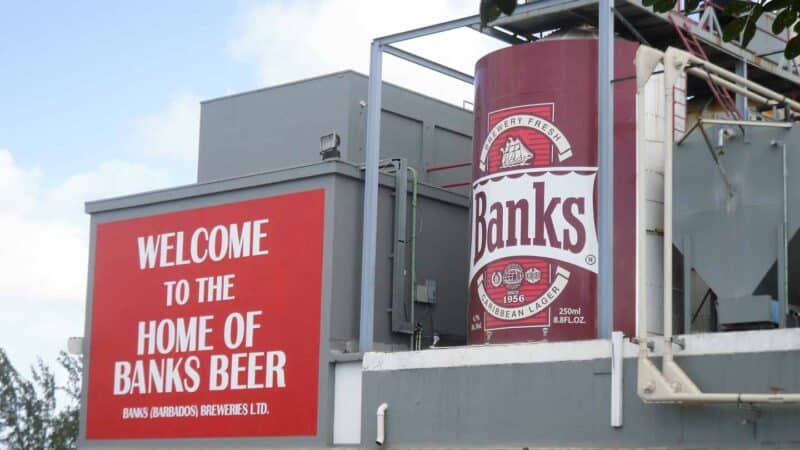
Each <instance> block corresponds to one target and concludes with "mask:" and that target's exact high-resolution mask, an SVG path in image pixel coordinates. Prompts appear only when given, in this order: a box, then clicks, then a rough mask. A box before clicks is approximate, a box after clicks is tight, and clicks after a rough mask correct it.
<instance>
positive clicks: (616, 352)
mask: <svg viewBox="0 0 800 450" xmlns="http://www.w3.org/2000/svg"><path fill="white" fill-rule="evenodd" d="M623 346H624V344H623V341H622V332H621V331H614V332H612V333H611V426H612V427H614V428H619V427H621V426H622V392H623V389H622V370H623V362H624V359H623V358H624V357H625V352H624V348H623Z"/></svg>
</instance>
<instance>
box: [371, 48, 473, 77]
mask: <svg viewBox="0 0 800 450" xmlns="http://www.w3.org/2000/svg"><path fill="white" fill-rule="evenodd" d="M383 51H384V52H386V53H388V54H390V55H392V56H396V57H398V58H400V59H405V60H406V61H408V62H411V63H414V64H417V65H419V66H422V67H425V68H427V69H430V70H433V71H435V72H439V73H441V74H442V75H447V76H449V77H453V78H455V79H456V80H460V81H463V82H464V83H467V84H475V77H473V76H472V75H469V74H466V73H464V72H461V71H460V70H456V69H453V68H452V67H448V66H445V65H444V64H439V63H437V62H435V61H431V60H430V59H428V58H423V57H422V56H419V55H415V54H414V53H411V52H407V51H405V50H403V49H400V48H397V47H393V46H391V45H384V46H383Z"/></svg>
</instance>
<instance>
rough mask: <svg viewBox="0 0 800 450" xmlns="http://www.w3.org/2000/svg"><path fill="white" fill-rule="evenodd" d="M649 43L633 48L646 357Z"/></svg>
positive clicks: (642, 350) (639, 313)
mask: <svg viewBox="0 0 800 450" xmlns="http://www.w3.org/2000/svg"><path fill="white" fill-rule="evenodd" d="M647 49H649V47H645V46H640V47H639V49H638V50H637V52H636V58H635V61H636V67H637V69H636V85H637V86H636V267H639V268H640V269H639V270H637V272H638V274H637V275H638V276H637V277H636V331H637V333H636V334H637V336H638V342H639V355H640V357H644V358H646V357H647V350H648V349H647V339H648V338H647V334H648V333H647V332H648V329H647V271H646V270H641V267H643V266H644V264H643V263H644V262H646V261H647V230H646V228H647V197H646V195H645V191H646V188H647V185H646V183H645V176H646V170H647V169H646V165H645V155H646V154H647V151H646V150H645V143H646V140H645V139H646V136H645V133H644V123H645V120H646V115H645V101H644V99H645V93H644V86H645V84H646V83H647V81H648V80H649V78H650V76H651V73H647V72H645V71H643V70H642V69H641V67H642V66H644V65H645V63H644V61H643V60H644V59H645V55H644V54H643V53H644V52H646V50H647Z"/></svg>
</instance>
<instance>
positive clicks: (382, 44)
mask: <svg viewBox="0 0 800 450" xmlns="http://www.w3.org/2000/svg"><path fill="white" fill-rule="evenodd" d="M594 2H595V0H542V1H538V2H536V3H529V4H525V5H519V6H518V7H517V9H516V11H515V12H514V14H513V15H511V16H507V17H502V18H499V19H498V20H496V21H494V22H492V23H490V24H488V26H487V27H485V28H483V29H481V27H480V17H479V16H477V15H475V16H469V17H464V18H461V19H456V20H451V21H448V22H442V23H438V24H435V25H431V26H427V27H422V28H417V29H414V30H409V31H405V32H402V33H397V34H392V35H389V36H384V37H379V38H376V39H374V40H373V41H372V46H371V51H370V69H369V86H368V94H367V132H366V158H365V172H366V173H365V179H364V217H363V230H362V233H363V236H362V242H363V245H362V252H361V310H360V321H359V322H360V325H359V351H361V352H367V351H371V350H372V347H373V340H374V330H373V327H374V306H375V259H376V242H377V225H378V172H379V167H378V166H379V160H380V126H381V94H382V92H381V91H382V84H383V76H382V62H383V54H384V53H388V54H390V55H393V56H396V57H399V58H402V59H404V60H406V61H409V62H411V63H414V64H417V65H420V66H422V67H425V68H428V69H430V70H433V71H436V72H439V73H441V74H444V75H447V76H449V77H452V78H455V79H457V80H459V81H463V82H466V83H470V84H473V83H474V77H473V76H472V75H469V74H466V73H463V72H461V71H459V70H456V69H453V68H451V67H448V66H446V65H443V64H440V63H438V62H435V61H432V60H430V59H427V58H423V57H421V56H419V55H416V54H413V53H411V52H408V51H405V50H401V49H399V48H397V47H396V46H394V44H397V43H399V42H403V41H408V40H411V39H415V38H419V37H423V36H429V35H433V34H438V33H442V32H445V31H450V30H454V29H457V28H469V29H472V30H476V31H479V32H482V33H484V34H486V35H487V36H491V37H493V38H495V39H499V40H502V41H503V42H506V43H511V44H516V43H524V42H529V41H531V40H535V37H533V36H526V35H524V34H521V33H515V32H512V31H509V30H508V29H507V28H505V26H507V25H513V24H515V23H519V22H520V21H523V20H527V19H531V18H533V17H536V16H539V15H541V14H543V13H544V12H548V13H553V12H558V11H566V10H569V9H571V8H575V7H577V6H586V5H589V4H591V3H594ZM597 5H598V19H599V24H598V25H599V26H598V28H599V33H600V35H599V46H598V61H599V63H598V117H599V122H598V155H599V158H598V159H599V162H598V169H599V172H600V174H599V182H598V184H599V238H600V243H601V244H600V251H599V261H598V263H599V274H598V279H599V280H598V281H599V282H598V293H599V299H600V300H599V306H598V330H599V334H600V336H601V337H602V338H606V339H609V338H610V337H611V330H612V328H613V327H612V320H613V292H614V290H613V289H614V288H613V276H612V274H613V273H614V269H613V257H612V255H613V242H612V239H613V229H614V216H613V203H612V202H613V180H614V174H613V169H614V167H613V154H612V143H613V141H614V136H613V126H612V125H613V96H612V95H611V80H612V79H613V70H614V69H613V66H614V65H613V63H612V61H613V47H614V46H613V37H614V10H613V3H612V0H599V1H598V2H597ZM412 289H414V287H412Z"/></svg>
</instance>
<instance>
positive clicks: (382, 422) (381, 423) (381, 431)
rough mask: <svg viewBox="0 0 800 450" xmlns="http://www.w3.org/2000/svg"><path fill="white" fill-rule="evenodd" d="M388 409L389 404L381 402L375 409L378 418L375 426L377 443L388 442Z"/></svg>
mask: <svg viewBox="0 0 800 450" xmlns="http://www.w3.org/2000/svg"><path fill="white" fill-rule="evenodd" d="M388 409H389V405H387V404H386V403H381V405H380V406H378V410H377V411H375V416H376V418H377V420H378V423H377V424H376V428H375V430H376V432H375V443H376V444H378V445H383V443H384V442H386V410H388Z"/></svg>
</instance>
